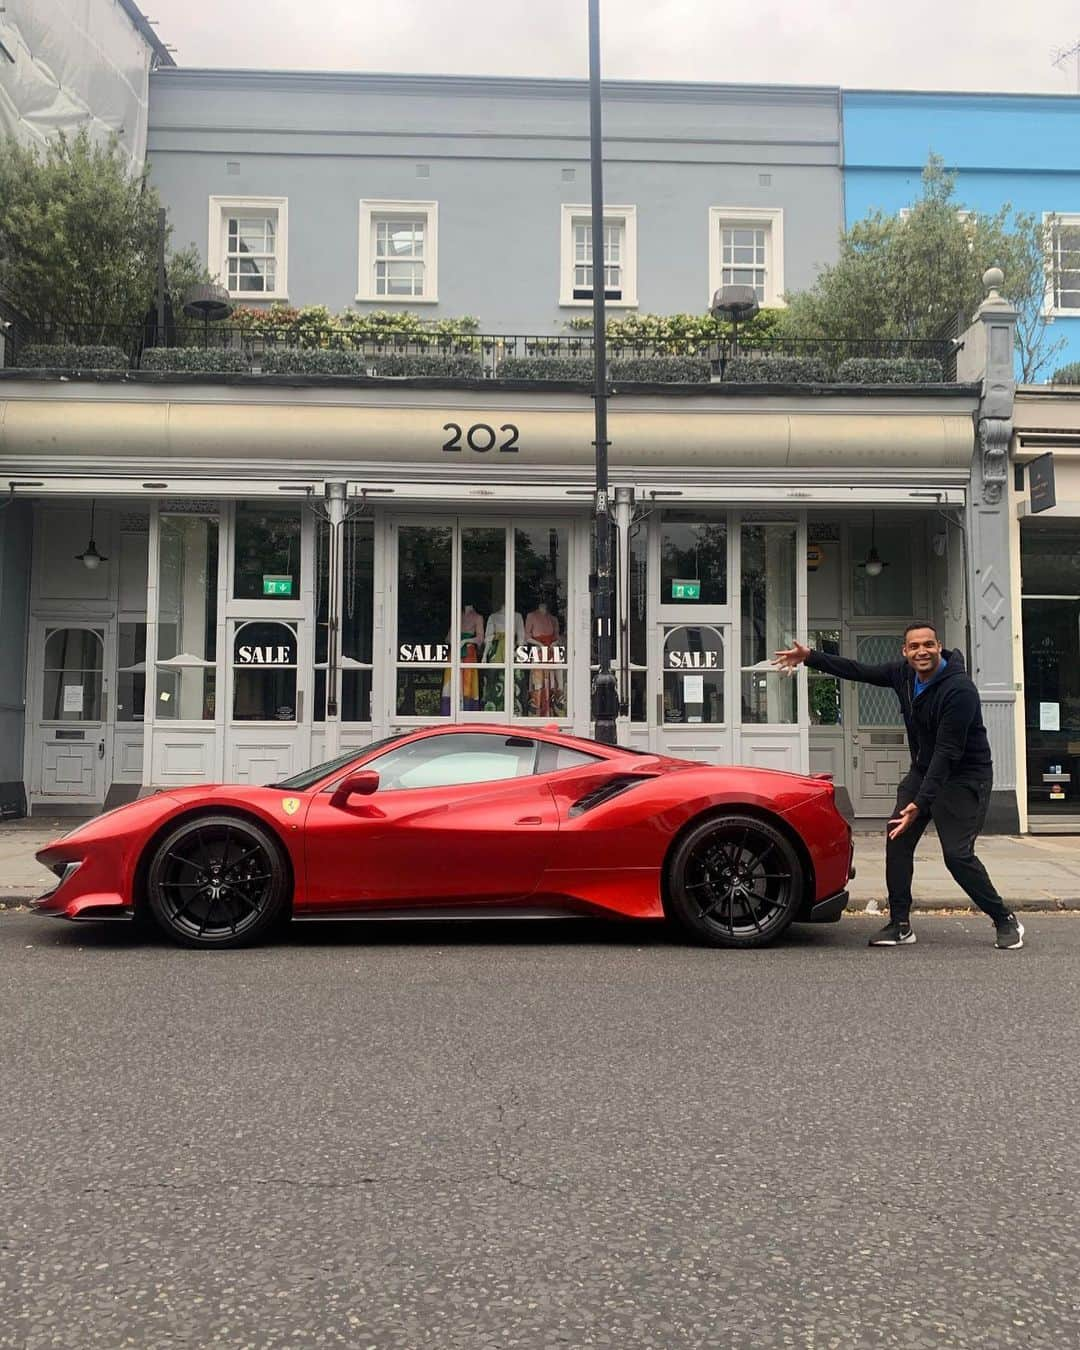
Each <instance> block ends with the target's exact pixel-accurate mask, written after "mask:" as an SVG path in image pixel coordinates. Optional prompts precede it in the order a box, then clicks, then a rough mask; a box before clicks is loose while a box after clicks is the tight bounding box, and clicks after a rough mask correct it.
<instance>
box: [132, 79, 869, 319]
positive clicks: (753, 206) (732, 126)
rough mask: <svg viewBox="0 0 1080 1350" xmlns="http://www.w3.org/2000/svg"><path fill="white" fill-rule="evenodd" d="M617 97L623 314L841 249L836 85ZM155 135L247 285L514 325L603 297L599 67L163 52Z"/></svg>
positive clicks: (195, 224)
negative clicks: (598, 283) (305, 62)
mask: <svg viewBox="0 0 1080 1350" xmlns="http://www.w3.org/2000/svg"><path fill="white" fill-rule="evenodd" d="M604 97H605V111H604V143H605V199H606V202H607V203H608V209H609V221H608V236H609V237H608V239H607V241H606V248H605V256H606V260H607V264H608V276H607V278H606V281H607V285H608V288H609V291H610V292H612V294H611V297H610V298H611V302H612V305H613V312H614V313H616V314H618V313H619V312H620V311H630V312H632V311H633V310H634V309H637V310H640V311H641V312H648V313H665V314H670V313H681V312H690V313H702V312H704V310H705V309H706V308H707V306H708V302H709V298H710V296H711V294H712V292H713V290H714V289H715V288H716V287H717V286H718V285H719V284H720V280H721V274H722V272H724V269H725V268H726V269H728V272H729V274H730V271H731V269H733V268H736V267H738V268H739V269H741V270H742V271H743V272H745V273H747V274H749V275H748V276H742V277H740V279H750V280H752V281H753V282H754V283H755V284H757V285H758V287H759V293H760V295H761V298H762V300H763V301H764V302H765V303H766V304H770V303H775V302H776V301H777V300H778V299H779V298H780V297H781V296H782V294H783V293H784V291H785V290H791V289H798V288H801V287H804V286H806V285H808V284H809V283H810V282H811V281H812V280H813V278H814V276H815V275H816V274H817V271H818V270H819V268H820V267H821V266H822V265H823V264H825V263H829V262H831V261H832V260H833V259H834V257H835V253H836V242H837V236H838V234H839V231H840V229H841V226H842V222H843V204H842V183H841V154H840V142H841V138H840V100H839V91H838V90H837V89H832V88H812V87H808V88H797V89H796V88H785V87H780V86H777V87H754V86H733V85H701V84H667V83H624V82H612V83H609V84H606V85H605V90H604ZM148 153H149V157H150V161H151V167H152V175H153V180H154V182H155V183H156V185H157V187H158V188H159V190H160V192H161V194H162V197H163V199H164V201H165V202H166V203H167V205H168V207H169V210H170V215H171V219H172V222H173V225H174V236H173V242H174V244H175V245H176V246H178V247H182V246H184V245H186V244H188V243H195V244H197V245H198V246H199V248H200V249H202V250H204V251H205V254H206V257H207V259H208V263H209V265H210V268H211V271H213V272H215V273H217V274H220V275H221V276H222V278H223V279H224V280H225V281H227V282H228V283H229V289H230V290H231V291H232V292H233V293H234V295H235V296H236V298H237V299H238V300H241V301H243V302H246V303H251V302H257V301H260V300H263V299H265V298H278V299H282V300H288V301H289V302H290V303H291V304H293V305H309V304H320V305H326V306H328V307H329V308H330V309H331V310H335V311H341V310H345V309H348V308H353V307H358V308H360V309H371V308H378V309H387V308H390V309H392V308H395V307H397V308H406V309H410V310H414V311H417V312H420V313H422V314H423V315H424V316H425V317H429V318H433V319H435V318H444V317H459V316H461V315H465V314H470V315H474V316H476V317H477V318H478V319H479V322H480V328H481V330H482V331H484V332H500V333H512V332H523V333H558V332H561V331H564V325H565V323H566V321H567V320H569V319H572V318H573V317H574V316H575V315H578V314H584V313H587V312H588V309H589V301H588V300H587V298H581V297H578V298H576V299H575V297H574V294H573V292H574V290H575V289H578V290H580V289H581V287H580V286H577V287H575V285H574V282H575V280H577V281H578V282H580V281H581V279H582V278H581V275H580V273H579V274H578V276H577V277H576V278H575V275H574V265H575V262H576V263H578V264H580V262H581V250H582V248H583V247H584V248H586V249H587V247H588V243H587V241H586V240H584V239H583V237H582V235H581V232H580V228H578V229H577V231H576V230H575V227H576V226H579V216H583V215H585V214H587V204H588V202H589V199H590V186H589V168H588V102H587V86H586V85H585V84H584V83H583V82H582V81H577V80H511V79H488V78H483V79H480V78H476V79H465V78H456V77H455V78H451V77H433V76H398V75H347V74H324V73H292V72H266V71H239V70H182V69H170V70H159V71H157V72H156V73H155V74H154V75H153V76H152V78H151V121H150V138H149V147H148ZM230 221H231V222H233V224H231V225H230ZM581 223H583V222H581ZM380 227H381V228H380ZM256 236H257V237H256ZM241 252H243V255H244V256H243V258H241V257H240V256H239V255H240V253H241ZM230 258H231V263H232V266H231V268H230ZM241 264H242V266H241ZM245 269H246V270H245ZM728 279H731V278H730V275H729V277H728Z"/></svg>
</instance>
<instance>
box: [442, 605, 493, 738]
mask: <svg viewBox="0 0 1080 1350" xmlns="http://www.w3.org/2000/svg"><path fill="white" fill-rule="evenodd" d="M451 639H452V634H450V633H448V634H447V641H450V640H451ZM483 647H484V616H483V615H482V614H479V613H477V611H476V610H475V609H474V608H473V606H472V605H466V606H465V607H464V608H463V609H462V611H461V638H460V642H459V647H458V651H459V653H460V657H461V668H462V669H461V708H462V711H463V712H479V710H480V706H481V705H480V672H479V671H477V670H467V669H466V668H465V667H466V666H475V665H478V664H479V661H480V653H481V651H482V650H483ZM452 675H453V672H452V671H451V668H450V667H449V666H447V667H446V669H445V670H444V671H443V686H442V699H441V700H440V705H439V711H440V713H441V714H442V716H443V717H449V716H450V713H451V706H450V696H451V689H452V683H451V681H452Z"/></svg>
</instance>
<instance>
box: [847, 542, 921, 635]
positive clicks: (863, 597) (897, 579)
mask: <svg viewBox="0 0 1080 1350" xmlns="http://www.w3.org/2000/svg"><path fill="white" fill-rule="evenodd" d="M920 528H921V527H920ZM918 537H919V535H918V534H917V532H916V530H915V529H914V528H913V527H912V526H911V525H884V526H883V525H882V524H881V523H880V519H879V521H878V523H877V524H876V526H873V527H872V526H869V525H853V526H852V527H851V533H850V536H849V538H850V545H851V566H852V596H853V601H854V612H855V614H856V616H857V617H859V618H864V617H865V618H873V617H877V616H880V615H897V614H898V615H903V616H904V617H905V618H906V617H907V616H908V615H910V614H911V612H912V609H913V605H912V587H911V572H912V566H913V564H914V560H915V559H914V549H913V548H912V543H913V541H914V540H916V539H917V538H918ZM871 548H876V549H877V552H878V556H879V558H880V559H881V561H882V564H883V565H882V568H881V571H880V572H879V573H878V574H877V575H876V576H874V575H871V573H869V572H868V571H867V569H866V567H860V566H859V564H860V563H863V562H865V560H866V558H867V556H868V555H869V553H870V550H871Z"/></svg>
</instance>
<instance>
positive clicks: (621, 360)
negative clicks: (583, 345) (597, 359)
mask: <svg viewBox="0 0 1080 1350" xmlns="http://www.w3.org/2000/svg"><path fill="white" fill-rule="evenodd" d="M608 369H609V373H610V377H611V380H612V382H613V383H616V384H708V383H709V381H710V380H711V379H712V362H711V361H708V360H706V359H705V358H704V357H700V356H637V357H634V356H626V357H617V358H616V359H615V360H613V361H612V362H611V365H610V366H609V368H608Z"/></svg>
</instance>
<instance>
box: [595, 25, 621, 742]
mask: <svg viewBox="0 0 1080 1350" xmlns="http://www.w3.org/2000/svg"><path fill="white" fill-rule="evenodd" d="M600 113H601V104H600V0H589V148H590V159H591V170H592V171H591V177H592V293H593V408H594V413H595V428H596V430H595V437H596V438H595V440H594V442H593V446H594V449H595V451H596V492H595V496H594V498H593V524H594V528H595V530H596V577H595V584H594V587H593V592H592V601H593V605H592V610H593V632H594V634H595V635H596V665H597V670H596V682H595V684H594V686H593V735H594V736H595V737H596V739H597V740H598V741H603V742H605V743H606V744H608V745H614V744H615V740H616V727H615V719H616V717H617V716H618V711H619V698H618V689H617V687H616V684H615V676H614V674H613V673H612V669H611V665H612V655H613V652H612V646H613V643H612V637H613V627H612V613H611V608H612V606H611V600H612V593H613V589H614V588H613V586H612V576H611V511H610V507H609V503H608V435H607V399H608V389H607V333H606V329H605V323H606V313H605V304H604V299H605V297H604V283H605V280H606V278H605V275H604V272H605V268H604V160H603V135H602V131H601V115H600Z"/></svg>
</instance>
